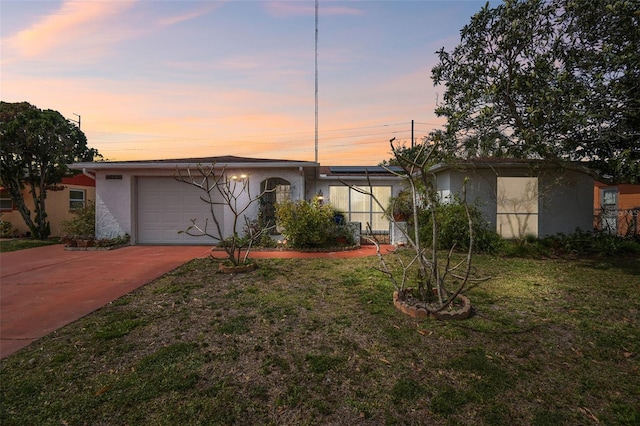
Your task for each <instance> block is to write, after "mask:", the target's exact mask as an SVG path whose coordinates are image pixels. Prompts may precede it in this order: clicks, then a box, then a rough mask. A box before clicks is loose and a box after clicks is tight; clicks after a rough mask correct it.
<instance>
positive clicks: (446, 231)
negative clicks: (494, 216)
mask: <svg viewBox="0 0 640 426" xmlns="http://www.w3.org/2000/svg"><path fill="white" fill-rule="evenodd" d="M468 208H469V214H470V216H471V221H472V223H473V232H474V236H475V240H474V245H475V249H474V251H475V252H478V253H495V252H497V251H499V250H500V249H501V247H502V239H501V238H500V236H499V235H498V234H497V233H496V232H495V231H494V230H493V229H492V228H491V226H490V224H489V222H488V221H487V220H486V219H485V218H484V216H483V214H482V212H481V211H480V208H479V207H478V206H477V205H469V206H468ZM418 215H420V222H419V223H420V224H421V226H420V230H419V232H420V241H423V242H426V243H430V242H431V240H432V238H431V235H432V231H433V228H432V227H433V221H432V217H431V216H432V213H431V210H430V209H420V211H419V212H418ZM436 215H437V217H438V247H437V248H438V249H450V248H451V247H453V246H454V244H455V248H456V250H463V251H464V250H468V249H469V219H468V218H467V213H466V212H465V208H464V204H462V203H461V202H460V200H454V201H452V202H450V203H442V204H440V205H438V206H437V207H436Z"/></svg>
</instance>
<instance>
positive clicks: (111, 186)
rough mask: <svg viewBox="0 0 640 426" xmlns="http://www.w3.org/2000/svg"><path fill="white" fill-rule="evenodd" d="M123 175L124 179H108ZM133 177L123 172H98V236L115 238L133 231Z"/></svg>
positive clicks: (130, 233)
mask: <svg viewBox="0 0 640 426" xmlns="http://www.w3.org/2000/svg"><path fill="white" fill-rule="evenodd" d="M107 174H109V175H121V176H122V180H117V179H113V180H112V179H109V180H107V179H106V175H107ZM133 188H134V181H133V177H132V176H131V175H130V174H127V173H121V172H116V171H114V172H111V171H110V172H106V173H105V172H103V171H99V172H97V173H96V238H114V237H117V236H120V235H124V234H129V235H131V236H132V237H133V233H132V228H131V225H132V221H131V217H132V212H133V205H132V202H133Z"/></svg>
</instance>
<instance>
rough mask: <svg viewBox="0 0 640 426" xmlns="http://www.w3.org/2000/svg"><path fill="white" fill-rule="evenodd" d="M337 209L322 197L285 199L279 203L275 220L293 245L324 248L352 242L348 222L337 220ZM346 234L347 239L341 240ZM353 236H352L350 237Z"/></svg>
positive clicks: (287, 241) (290, 245) (286, 238)
mask: <svg viewBox="0 0 640 426" xmlns="http://www.w3.org/2000/svg"><path fill="white" fill-rule="evenodd" d="M337 222H338V221H337V220H336V211H335V210H334V209H333V208H332V207H331V206H330V205H328V204H323V203H322V202H321V201H320V200H319V199H314V200H312V201H311V202H307V201H304V200H297V201H291V200H286V201H283V202H281V203H278V204H277V205H276V223H277V226H278V227H279V228H282V235H283V236H284V238H285V240H286V244H287V245H288V246H289V247H292V248H322V247H335V246H337V245H344V244H349V243H351V244H353V238H352V237H350V235H351V234H350V232H349V231H348V229H349V228H348V227H347V225H345V224H342V223H337ZM340 238H344V239H345V240H343V241H344V242H342V243H341V242H339V241H340ZM349 238H350V239H349Z"/></svg>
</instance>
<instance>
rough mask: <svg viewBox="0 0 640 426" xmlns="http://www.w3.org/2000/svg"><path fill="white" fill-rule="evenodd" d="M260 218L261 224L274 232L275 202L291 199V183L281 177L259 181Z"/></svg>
mask: <svg viewBox="0 0 640 426" xmlns="http://www.w3.org/2000/svg"><path fill="white" fill-rule="evenodd" d="M260 192H261V193H262V197H261V198H260V218H261V220H262V224H263V226H267V227H271V228H272V230H271V233H272V234H274V233H276V230H275V224H276V207H275V206H276V204H278V203H281V202H283V201H285V200H290V199H291V183H290V182H289V181H288V180H286V179H282V178H277V177H276V178H269V179H265V180H263V181H262V182H260Z"/></svg>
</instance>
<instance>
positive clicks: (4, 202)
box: [0, 189, 13, 211]
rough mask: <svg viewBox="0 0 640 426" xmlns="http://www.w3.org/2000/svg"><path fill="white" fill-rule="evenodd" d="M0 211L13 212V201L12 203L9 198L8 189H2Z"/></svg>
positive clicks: (0, 192) (0, 190)
mask: <svg viewBox="0 0 640 426" xmlns="http://www.w3.org/2000/svg"><path fill="white" fill-rule="evenodd" d="M0 210H2V211H7V210H13V201H11V197H9V191H7V190H6V189H0Z"/></svg>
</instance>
